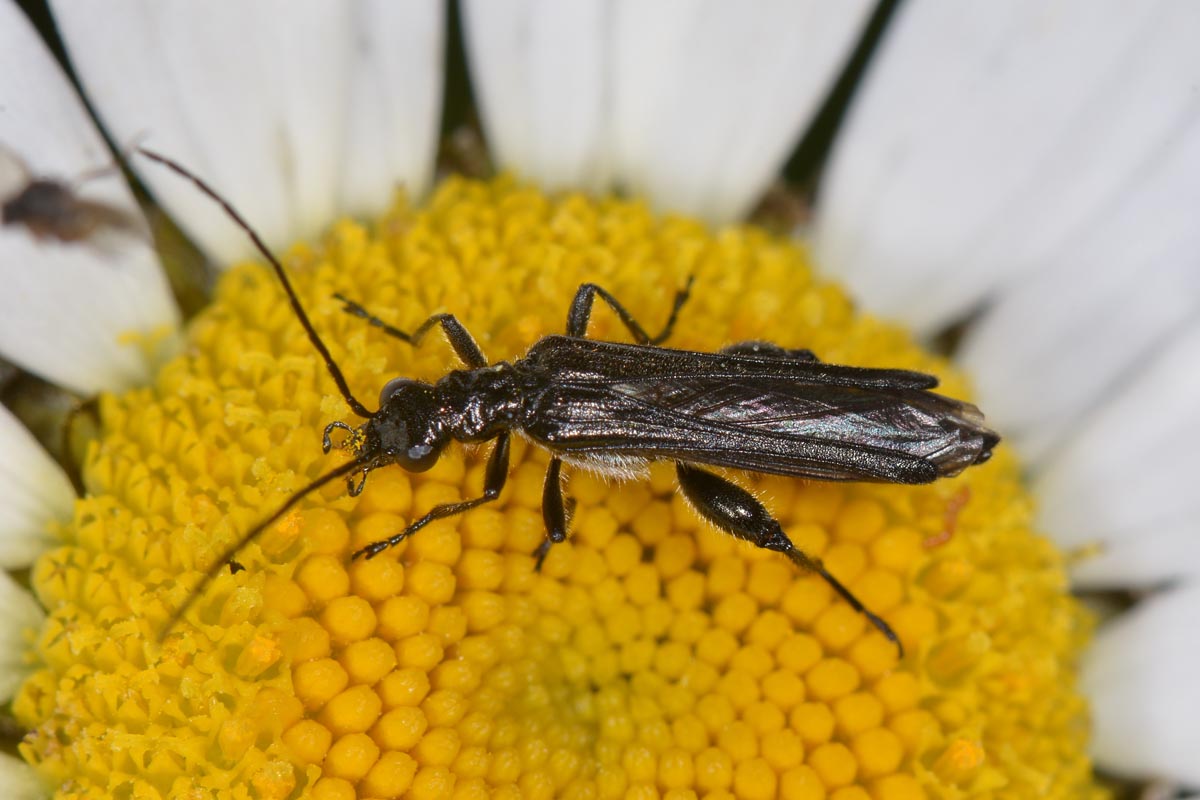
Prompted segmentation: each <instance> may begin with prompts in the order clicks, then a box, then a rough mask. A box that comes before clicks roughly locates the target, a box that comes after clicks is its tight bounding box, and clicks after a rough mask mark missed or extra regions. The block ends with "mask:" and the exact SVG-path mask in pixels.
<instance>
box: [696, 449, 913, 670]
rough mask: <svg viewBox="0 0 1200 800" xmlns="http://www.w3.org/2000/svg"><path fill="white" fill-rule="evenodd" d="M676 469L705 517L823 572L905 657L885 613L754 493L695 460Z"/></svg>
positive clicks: (748, 539) (856, 609) (823, 577)
mask: <svg viewBox="0 0 1200 800" xmlns="http://www.w3.org/2000/svg"><path fill="white" fill-rule="evenodd" d="M675 471H676V473H677V474H678V476H679V488H680V489H681V490H682V491H683V494H684V496H685V497H686V498H687V499H688V500H689V501H690V502H691V504H692V506H693V507H694V508H695V509H696V511H697V512H698V513H699V514H700V516H701V517H703V518H704V519H706V520H707V521H708V522H710V523H711V524H712V525H713V526H715V527H717V528H719V529H721V530H723V531H725V532H726V533H730V534H733V535H734V536H736V537H738V538H739V539H744V540H746V541H747V542H751V543H753V544H756V545H758V546H759V547H762V548H765V549H767V550H774V551H775V552H777V553H783V554H784V555H785V556H787V557H788V558H790V559H791V560H792V562H793V563H795V564H796V565H797V566H799V567H800V568H801V569H804V570H806V571H808V572H815V573H816V574H818V575H820V576H821V578H822V579H824V581H825V582H826V583H828V584H829V585H830V586H832V587H833V590H834V591H835V592H837V593H838V594H839V595H841V597H842V599H843V600H845V601H846V602H847V603H849V604H850V607H851V608H853V609H854V610H855V611H857V612H859V613H860V614H862V615H863V616H865V617H866V618H867V619H868V620H869V621H870V622H871V624H872V625H874V626H875V627H876V628H878V629H879V632H880V633H882V634H883V635H884V636H886V637H887V638H888V640H889V641H890V642H892V643H893V644H895V645H896V649H897V650H898V651H899V652H900V657H901V658H903V657H904V647H903V646H902V645H901V644H900V638H899V637H898V636H896V632H895V631H893V630H892V629H891V626H889V625H888V624H887V623H886V622H884V621H883V619H882V618H881V617H879V616H877V615H876V614H873V613H871V612H870V611H868V610H867V607H866V606H864V605H863V604H862V601H861V600H859V599H858V598H857V597H855V596H854V594H853V593H852V592H851V591H850V590H849V589H847V588H846V587H845V586H844V585H843V584H842V582H841V581H839V580H838V579H837V578H835V577H833V575H831V574H829V571H828V570H827V569H825V565H824V564H822V563H821V559H819V558H813V557H812V556H810V555H807V554H806V553H805V552H804V551H802V550H801V549H800V548H798V547H796V545H794V544H792V540H791V539H789V538H788V536H787V534H786V533H784V532H783V527H782V526H781V525H780V524H779V522H778V521H777V520H776V519H775V518H774V517H772V516H771V513H770V512H769V511H767V509H766V508H765V507H764V506H763V504H762V503H760V502H758V500H757V499H756V498H755V497H754V495H752V494H750V493H749V492H747V491H746V490H745V489H743V488H742V487H740V486H738V485H736V484H734V483H730V482H729V481H727V480H725V479H724V478H722V477H720V476H718V475H714V474H713V473H711V472H708V471H707V470H703V469H700V468H699V467H694V466H692V465H691V464H683V463H677V464H676V465H675Z"/></svg>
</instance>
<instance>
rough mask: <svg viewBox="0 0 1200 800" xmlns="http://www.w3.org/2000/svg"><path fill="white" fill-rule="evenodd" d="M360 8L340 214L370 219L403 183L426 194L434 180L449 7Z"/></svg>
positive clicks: (368, 4) (367, 1) (369, 0)
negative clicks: (446, 19)
mask: <svg viewBox="0 0 1200 800" xmlns="http://www.w3.org/2000/svg"><path fill="white" fill-rule="evenodd" d="M352 11H353V17H352V25H353V30H352V34H351V35H352V36H353V37H354V42H355V46H353V47H352V48H351V51H350V57H351V64H350V75H349V78H348V79H349V85H348V86H347V88H346V91H347V92H348V100H347V103H348V106H347V109H346V111H345V112H344V113H345V116H346V125H347V130H346V142H345V147H344V152H343V156H342V171H341V176H340V177H341V201H340V204H339V206H338V211H339V212H340V213H343V214H353V215H358V216H368V215H371V214H378V213H379V211H380V210H381V209H383V208H386V207H387V205H388V203H390V202H391V200H392V195H393V193H394V192H395V191H396V187H397V185H398V184H399V183H401V182H403V183H404V186H405V189H407V191H408V192H409V195H410V196H411V197H414V198H419V197H420V196H421V195H422V194H423V193H424V192H425V191H426V190H427V189H428V188H429V186H430V184H431V183H432V182H433V166H434V159H435V156H436V155H437V146H438V140H437V134H438V128H439V125H440V122H441V116H442V83H443V75H442V71H443V61H444V59H445V16H446V9H445V4H444V3H443V2H441V0H420V2H413V1H412V0H407V2H401V3H397V2H392V0H364V1H363V2H361V3H355V4H353V5H352Z"/></svg>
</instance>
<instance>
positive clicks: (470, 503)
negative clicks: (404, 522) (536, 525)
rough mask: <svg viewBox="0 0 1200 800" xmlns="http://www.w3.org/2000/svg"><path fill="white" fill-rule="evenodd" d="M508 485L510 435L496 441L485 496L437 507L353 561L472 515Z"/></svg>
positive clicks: (353, 556) (354, 555) (485, 480)
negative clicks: (442, 523)
mask: <svg viewBox="0 0 1200 800" xmlns="http://www.w3.org/2000/svg"><path fill="white" fill-rule="evenodd" d="M507 482H508V434H507V433H502V434H500V435H499V436H497V437H496V446H495V447H493V448H492V454H491V456H489V457H488V463H487V468H486V470H485V471H484V476H483V494H482V495H480V496H479V497H476V498H474V499H472V500H462V501H460V502H458V503H443V504H441V505H438V506H434V507H433V508H431V509H430V510H429V511H428V512H426V514H425V516H423V517H421V518H420V519H418V520H416V521H414V522H413V523H412V524H411V525H409V526H408V527H407V528H405V529H404V530H402V531H400V532H399V533H397V534H394V535H392V536H389V537H388V538H386V539H380V540H379V541H378V542H371V543H370V544H369V545H367V546H366V547H364V548H362V549H361V550H357V551H355V552H354V553H352V554H351V555H350V560H351V561H353V560H354V559H356V558H358V557H359V556H366V557H367V558H374V557H375V556H377V555H379V554H380V553H382V552H383V551H384V550H387V549H388V548H389V547H395V546H396V545H398V544H400V543H401V542H403V541H404V540H405V539H407V538H408V537H410V536H412V535H413V534H414V533H416V532H417V531H419V530H421V528H424V527H425V526H426V525H428V524H429V523H431V522H433V521H434V520H437V519H445V518H446V517H453V516H455V515H456V514H462V513H463V512H466V511H470V510H471V509H473V508H476V507H478V506H481V505H483V504H484V503H490V502H492V501H493V500H495V499H496V498H497V497H499V496H500V492H501V491H503V490H504V484H505V483H507Z"/></svg>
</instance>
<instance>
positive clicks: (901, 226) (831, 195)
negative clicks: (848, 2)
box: [817, 0, 1200, 331]
mask: <svg viewBox="0 0 1200 800" xmlns="http://www.w3.org/2000/svg"><path fill="white" fill-rule="evenodd" d="M1197 36H1200V5H1196V4H1195V3H1191V2H1188V0H1160V1H1159V2H1150V3H1139V4H1133V5H1131V4H1128V3H1125V2H1121V0H1052V1H1051V2H1047V1H1046V0H1019V1H1017V2H1008V3H985V4H981V5H977V4H961V3H944V2H941V3H939V2H919V1H918V2H912V3H906V4H904V5H903V6H902V7H901V9H900V10H899V12H898V14H897V18H896V19H895V21H894V24H893V27H892V29H891V30H890V31H889V33H888V35H887V37H886V38H885V40H884V43H883V46H882V47H881V50H880V52H879V53H878V55H877V57H876V59H875V62H874V63H873V65H872V68H871V71H870V74H869V76H868V79H867V81H866V84H865V86H864V91H863V92H862V94H861V96H860V97H859V98H858V99H857V100H856V102H855V106H854V108H853V109H852V111H851V115H850V118H849V119H848V120H847V127H846V130H845V132H844V135H843V136H842V138H841V139H840V140H839V146H838V149H837V151H836V153H835V156H834V159H833V162H832V165H831V168H830V172H829V174H828V175H827V180H826V183H825V186H824V187H823V194H822V197H821V206H820V208H819V212H820V213H819V218H818V234H817V235H818V242H819V257H820V260H821V262H822V263H823V265H824V266H826V267H828V268H830V269H832V270H835V271H837V272H838V273H840V274H842V275H844V276H845V277H846V278H847V279H848V280H849V281H850V282H851V284H852V285H853V286H854V288H855V289H856V291H858V292H859V293H860V294H861V296H862V297H863V298H865V300H866V301H867V303H868V305H869V306H871V307H872V308H873V309H875V310H877V311H881V312H883V313H887V314H891V315H896V316H901V317H903V318H905V319H907V320H908V321H910V322H911V323H912V324H914V325H915V326H917V327H918V328H919V329H921V330H923V331H931V330H935V329H937V328H938V327H940V326H941V325H943V324H945V323H947V322H949V321H952V320H954V319H956V318H958V317H960V316H962V315H963V314H965V313H966V312H967V311H968V310H970V309H971V308H972V307H973V306H974V305H976V304H977V303H978V302H979V301H980V299H981V298H982V297H983V296H984V295H985V294H986V293H987V292H989V291H990V290H993V289H995V288H997V287H998V286H999V285H1000V284H1001V283H1002V282H1005V281H1007V282H1010V283H1011V282H1012V281H1014V280H1016V279H1018V278H1020V277H1021V276H1022V275H1024V274H1028V273H1030V272H1031V271H1034V270H1038V269H1042V268H1044V267H1045V266H1046V265H1047V264H1053V263H1057V262H1062V261H1064V260H1073V259H1076V258H1078V257H1080V255H1081V254H1082V253H1084V252H1085V251H1086V247H1087V245H1088V243H1089V242H1090V241H1091V237H1092V236H1094V235H1095V233H1096V231H1098V230H1100V229H1102V228H1103V227H1104V226H1105V225H1108V224H1111V223H1112V222H1113V220H1114V218H1119V217H1120V215H1121V213H1122V209H1121V206H1122V204H1124V203H1125V202H1127V198H1130V197H1132V196H1135V195H1140V194H1143V193H1152V194H1155V195H1157V197H1158V199H1159V201H1161V202H1169V201H1170V200H1171V199H1173V198H1175V197H1177V196H1178V194H1179V191H1180V183H1179V182H1178V181H1171V180H1169V178H1170V173H1169V171H1168V170H1166V169H1163V168H1162V165H1163V164H1164V163H1165V162H1167V161H1169V160H1171V159H1177V158H1180V156H1179V155H1178V153H1177V151H1180V150H1183V149H1186V148H1188V147H1190V143H1189V139H1190V138H1194V134H1191V133H1190V131H1191V129H1192V127H1193V125H1194V119H1195V116H1196V113H1197V106H1196V102H1195V85H1196V82H1197V80H1200V48H1196V47H1195V41H1196V37H1197ZM1189 179H1190V180H1193V181H1194V180H1195V177H1194V176H1191V177H1190V178H1189ZM1160 181H1166V185H1159V182H1160Z"/></svg>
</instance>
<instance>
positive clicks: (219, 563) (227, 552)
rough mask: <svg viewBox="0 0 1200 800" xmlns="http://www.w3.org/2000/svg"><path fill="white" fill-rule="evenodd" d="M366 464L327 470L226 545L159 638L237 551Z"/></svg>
mask: <svg viewBox="0 0 1200 800" xmlns="http://www.w3.org/2000/svg"><path fill="white" fill-rule="evenodd" d="M362 465H363V462H362V461H360V460H358V459H355V460H354V461H348V462H346V463H345V464H342V465H341V466H340V467H337V468H336V469H332V470H330V471H329V472H326V473H325V474H324V475H322V476H321V477H319V478H317V479H315V480H313V481H312V482H311V483H309V484H308V485H307V486H305V487H304V488H303V489H301V490H300V491H298V492H296V493H295V494H293V495H292V496H291V497H289V498H288V499H287V501H286V502H285V503H284V504H283V505H281V506H280V507H279V508H278V509H277V510H276V511H275V513H274V514H272V515H271V516H269V517H267V518H266V519H264V520H263V521H262V522H260V523H258V524H257V525H255V526H254V527H253V528H251V529H250V530H248V531H246V532H245V533H244V534H242V536H241V538H239V539H238V540H237V541H236V542H234V543H233V544H231V545H229V546H228V547H226V548H225V549H224V550H223V551H222V552H221V555H219V556H218V557H217V559H216V560H215V561H213V563H212V566H211V567H209V568H208V569H207V570H205V572H204V575H202V576H201V577H200V582H199V583H197V584H196V585H195V586H194V587H193V588H192V593H191V594H190V595H189V596H188V599H187V600H185V601H184V602H183V605H181V606H179V608H177V609H175V611H174V613H172V614H171V617H170V618H169V619H168V620H167V624H166V625H165V626H164V627H163V629H162V632H161V633H160V634H159V636H158V639H159V641H160V642H161V641H162V640H163V639H165V638H166V636H167V634H168V633H170V632H171V629H172V628H174V627H175V626H176V625H177V624H178V623H179V620H181V619H182V618H183V615H184V614H186V613H187V611H188V609H190V608H191V607H192V606H194V605H195V604H196V600H197V599H198V598H199V597H200V596H201V595H202V594H204V591H205V590H206V589H207V588H208V586H209V584H211V583H212V582H213V580H215V579H216V577H217V575H218V574H219V573H220V572H221V570H222V569H223V568H224V567H225V565H226V564H228V565H230V566H231V567H232V566H233V564H234V563H236V562H234V561H233V556H234V554H235V553H237V551H239V550H241V549H242V548H243V547H245V546H246V545H248V544H250V542H252V541H254V540H255V539H257V538H258V537H259V536H260V535H261V534H262V532H263V531H265V530H266V529H267V528H269V527H270V526H271V525H272V524H273V523H274V522H275V521H276V520H278V519H279V518H280V517H282V516H283V515H284V514H286V513H287V512H288V511H291V509H292V507H293V506H295V505H296V503H298V502H300V500H301V499H302V498H303V497H305V496H306V495H309V494H312V493H313V492H315V491H316V490H317V489H320V488H321V487H322V486H324V485H325V484H327V483H329V482H330V481H333V480H336V479H338V478H341V477H342V476H344V475H349V474H350V473H351V472H354V470H356V469H360V468H361V467H362ZM239 566H240V565H239Z"/></svg>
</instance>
